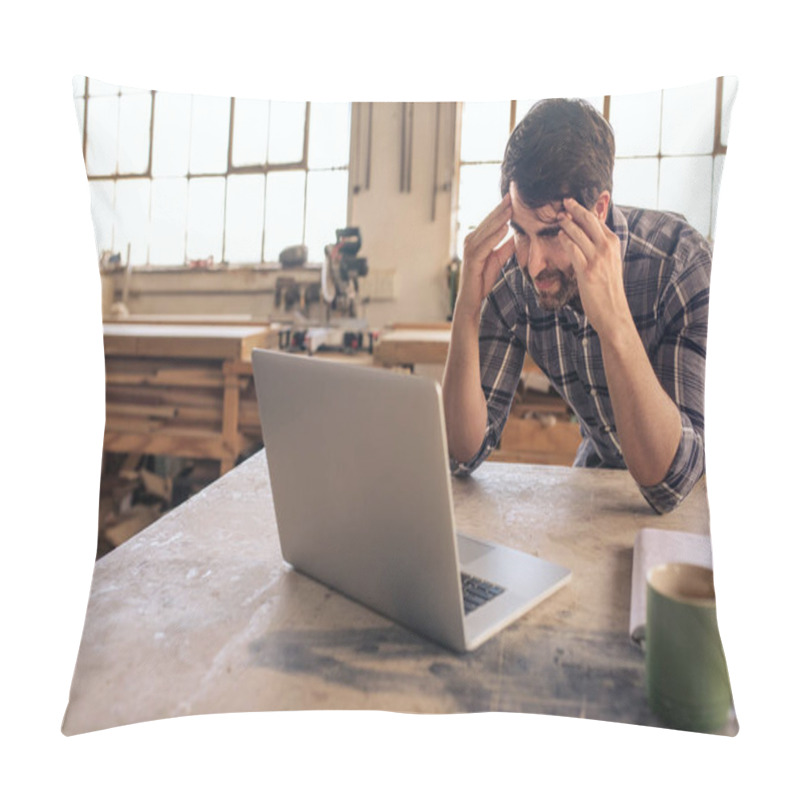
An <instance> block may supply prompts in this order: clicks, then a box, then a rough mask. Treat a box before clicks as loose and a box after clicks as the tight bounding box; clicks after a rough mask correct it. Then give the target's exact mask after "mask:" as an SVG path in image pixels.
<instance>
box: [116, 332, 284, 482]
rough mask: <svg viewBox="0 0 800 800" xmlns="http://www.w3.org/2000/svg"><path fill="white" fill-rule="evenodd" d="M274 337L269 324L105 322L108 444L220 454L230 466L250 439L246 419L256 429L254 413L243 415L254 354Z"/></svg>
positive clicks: (127, 449) (223, 465) (125, 449)
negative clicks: (244, 397) (241, 415)
mask: <svg viewBox="0 0 800 800" xmlns="http://www.w3.org/2000/svg"><path fill="white" fill-rule="evenodd" d="M277 344H278V334H277V331H275V330H273V329H271V328H270V327H268V326H264V325H241V324H221V323H219V322H217V323H214V324H212V323H204V324H185V323H184V324H178V323H168V322H148V323H135V322H107V323H105V324H104V325H103V345H104V349H105V366H106V427H105V435H104V439H103V449H104V450H106V451H109V452H121V453H146V454H150V455H172V456H179V457H185V458H209V459H215V460H217V461H219V462H220V472H227V471H228V470H229V469H231V467H233V465H234V463H235V462H236V459H237V458H238V457H239V455H241V453H242V452H243V450H244V449H245V447H246V444H247V442H248V436H247V434H248V431H246V430H242V427H243V424H244V426H247V425H249V430H250V431H252V433H253V434H254V436H251V437H250V440H251V441H252V440H256V441H257V439H258V436H259V433H258V420H257V418H256V419H249V420H247V419H244V420H240V406H241V400H242V397H243V396H244V395H245V393H246V392H248V391H249V392H250V394H252V366H251V363H250V354H251V353H252V350H253V348H254V347H271V346H274V347H277ZM250 405H253V404H252V403H251V404H250ZM250 417H253V414H252V413H251V414H250Z"/></svg>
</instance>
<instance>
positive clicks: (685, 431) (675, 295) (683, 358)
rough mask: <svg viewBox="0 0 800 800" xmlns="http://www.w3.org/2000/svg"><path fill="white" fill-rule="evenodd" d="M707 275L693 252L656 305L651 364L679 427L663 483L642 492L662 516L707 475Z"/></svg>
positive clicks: (705, 252)
mask: <svg viewBox="0 0 800 800" xmlns="http://www.w3.org/2000/svg"><path fill="white" fill-rule="evenodd" d="M710 270H711V253H710V249H709V248H707V247H703V248H699V249H697V250H696V251H695V256H694V257H693V258H692V259H691V261H690V262H689V263H688V265H687V266H686V267H684V268H683V269H681V270H680V271H679V272H676V274H675V276H674V278H673V280H672V281H671V283H670V286H669V289H668V291H667V292H666V293H665V296H664V298H663V300H662V302H661V304H660V305H661V307H660V309H659V316H660V318H661V319H662V320H664V328H663V335H662V336H661V340H660V343H659V345H658V347H657V348H655V350H654V353H653V354H651V363H652V364H653V369H654V371H655V373H656V376H657V377H658V379H659V381H660V383H661V385H662V387H663V388H664V390H665V391H666V392H667V394H668V395H669V396H670V397H671V398H672V400H673V402H674V403H675V405H676V406H677V407H678V411H679V412H680V415H681V426H682V431H681V439H680V443H679V445H678V449H677V452H676V453H675V457H674V459H673V461H672V464H671V465H670V467H669V470H668V471H667V474H666V476H665V477H664V479H663V480H662V481H661V482H660V483H658V484H656V485H655V486H642V487H640V490H641V492H642V495H643V496H644V498H645V500H647V502H648V503H649V504H650V505H651V506H652V508H653V509H655V511H657V512H658V513H660V514H663V513H666V512H668V511H671V510H672V509H674V508H675V507H676V506H678V505H679V504H680V503H681V502H682V501H683V500H684V499H685V498H686V497H687V495H688V494H689V493H690V492H691V490H692V489H693V488H694V486H695V484H696V483H697V481H698V480H699V479H700V477H701V476H702V475H703V473H704V471H705V446H704V434H705V419H704V392H705V372H706V340H707V334H708V301H709V279H710Z"/></svg>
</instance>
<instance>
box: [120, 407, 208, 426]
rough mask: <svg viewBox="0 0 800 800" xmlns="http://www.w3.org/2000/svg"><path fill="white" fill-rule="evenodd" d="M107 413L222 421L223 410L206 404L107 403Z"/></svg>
mask: <svg viewBox="0 0 800 800" xmlns="http://www.w3.org/2000/svg"><path fill="white" fill-rule="evenodd" d="M106 415H108V416H109V417H111V418H119V419H121V418H124V417H155V418H156V419H165V420H166V419H172V420H187V421H193V422H210V423H217V424H220V425H221V423H222V411H221V410H220V409H218V408H210V407H206V406H198V407H192V406H175V405H169V404H166V403H165V404H160V405H142V404H139V403H107V404H106Z"/></svg>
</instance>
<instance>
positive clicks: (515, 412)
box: [374, 323, 581, 466]
mask: <svg viewBox="0 0 800 800" xmlns="http://www.w3.org/2000/svg"><path fill="white" fill-rule="evenodd" d="M449 347H450V324H449V323H438V324H437V323H431V324H428V325H414V324H412V323H405V324H399V325H396V326H394V327H393V328H391V329H387V330H385V331H382V332H381V334H380V336H379V338H378V342H377V344H376V345H375V353H374V359H375V363H376V365H378V366H381V367H402V368H404V369H408V370H410V371H412V372H413V371H414V367H415V366H416V365H419V364H426V365H431V364H435V365H437V366H442V367H443V366H444V364H445V362H446V361H447V351H448V349H449ZM529 381H531V382H533V381H535V382H536V383H537V384H538V386H539V388H540V389H545V390H546V388H547V387H549V381H548V380H547V378H546V377H545V375H544V373H543V372H542V371H541V370H540V369H539V367H538V366H537V365H536V363H535V362H534V361H533V359H532V358H531V357H530V355H528V354H527V353H526V355H525V361H524V362H523V365H522V382H523V384H524V383H526V382H529ZM518 394H519V393H518ZM570 414H571V411H570V409H569V406H568V405H567V404H566V403H565V402H564V401H563V400H562V399H561V398H560V397H558V396H556V395H554V394H552V393H551V395H550V396H543V395H542V396H539V397H537V399H536V401H535V403H532V404H526V403H525V402H524V401H523V400H522V398H521V397H517V398H515V400H514V402H513V403H512V406H511V411H510V413H509V417H508V420H507V422H506V426H505V429H504V431H503V436H502V439H501V441H500V444H499V446H498V448H497V449H496V450H495V451H493V452H492V453H491V454H490V456H489V458H490V459H492V460H499V461H515V462H520V463H528V464H554V465H561V466H570V465H571V464H572V463H573V462H574V460H575V454H576V453H577V451H578V446H579V445H580V442H581V434H580V428H579V426H578V423H577V422H575V421H574V419H570Z"/></svg>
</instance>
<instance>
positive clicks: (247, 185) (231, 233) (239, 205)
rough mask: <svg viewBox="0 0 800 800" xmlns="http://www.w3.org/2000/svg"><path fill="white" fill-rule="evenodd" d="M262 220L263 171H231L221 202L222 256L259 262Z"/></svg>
mask: <svg viewBox="0 0 800 800" xmlns="http://www.w3.org/2000/svg"><path fill="white" fill-rule="evenodd" d="M263 222H264V175H231V176H230V177H229V178H228V198H227V202H226V205H225V260H226V261H227V262H228V263H230V264H242V263H250V264H252V263H256V264H257V263H260V261H261V240H262V236H263V231H262V225H263Z"/></svg>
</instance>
